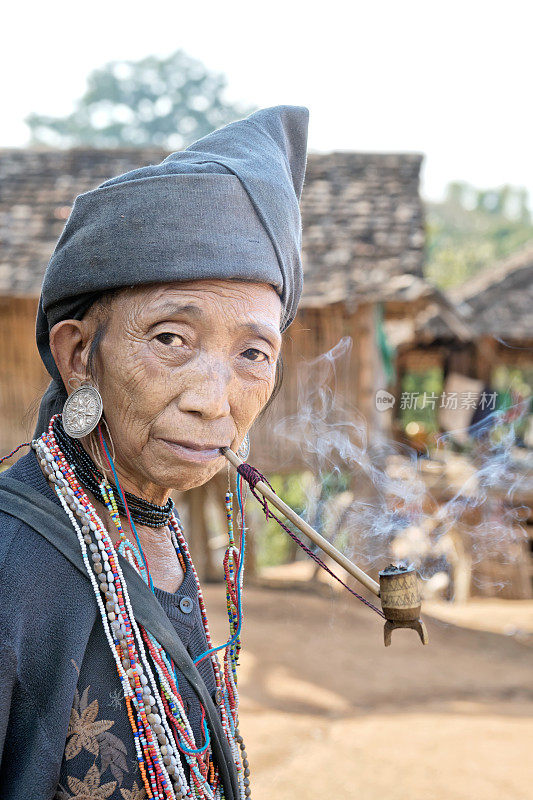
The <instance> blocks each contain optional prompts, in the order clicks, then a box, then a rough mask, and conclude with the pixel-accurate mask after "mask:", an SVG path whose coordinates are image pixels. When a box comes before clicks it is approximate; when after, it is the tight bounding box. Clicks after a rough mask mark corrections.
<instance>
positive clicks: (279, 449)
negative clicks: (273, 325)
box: [250, 303, 388, 472]
mask: <svg viewBox="0 0 533 800" xmlns="http://www.w3.org/2000/svg"><path fill="white" fill-rule="evenodd" d="M374 311H375V309H374V305H373V304H370V303H367V304H362V305H360V306H359V307H358V308H356V309H353V310H350V309H348V308H346V306H345V304H344V303H337V304H334V305H331V306H326V307H325V308H303V309H300V311H299V312H298V315H297V317H296V320H295V321H294V322H293V324H292V325H291V326H290V328H289V329H288V330H287V332H286V333H285V334H284V342H283V348H282V357H283V364H284V380H283V386H282V389H281V391H280V393H279V395H278V396H277V398H276V399H275V400H274V402H273V404H272V406H271V407H270V408H269V409H267V411H266V412H265V414H264V415H263V416H262V417H261V418H260V419H259V420H258V421H257V422H256V423H255V425H254V426H253V430H252V433H251V441H252V451H251V453H250V460H251V462H252V463H254V464H256V465H257V466H258V468H259V469H261V470H262V471H265V472H268V471H276V472H288V471H291V470H295V469H301V468H302V467H305V466H309V461H308V460H307V457H304V456H303V455H302V454H301V453H299V452H298V450H297V449H296V448H295V447H294V445H293V444H291V443H290V442H288V441H287V440H286V439H285V438H284V437H283V435H281V434H280V433H279V432H278V430H281V431H283V430H284V428H285V427H286V425H287V424H290V423H284V422H283V421H284V420H287V419H289V420H290V419H292V420H293V422H294V424H296V423H297V422H298V410H299V403H300V402H301V399H302V398H301V397H300V398H299V396H298V395H299V385H298V372H299V369H301V368H302V367H304V366H305V364H306V362H307V363H309V362H312V361H314V360H315V359H317V358H318V357H319V356H322V355H323V354H325V353H327V352H329V351H330V350H331V349H332V348H333V347H335V345H337V344H338V342H339V341H340V340H341V339H342V338H343V337H351V339H352V347H351V351H350V352H349V354H347V356H345V357H343V358H342V359H341V360H340V361H339V362H338V364H337V369H336V380H335V389H336V392H337V394H338V399H339V401H340V403H342V404H343V405H345V406H349V407H350V408H351V409H352V411H353V415H356V414H358V412H359V416H360V415H362V416H363V417H364V418H365V420H366V421H367V422H368V424H369V425H370V426H371V427H372V429H373V430H376V429H378V428H382V427H384V426H386V425H387V424H388V417H387V415H382V414H381V413H378V412H377V411H376V407H375V391H376V389H378V388H382V387H383V388H385V387H384V378H383V376H382V374H381V369H380V367H381V359H380V356H379V353H378V351H377V345H376V336H375V315H374ZM312 369H313V370H314V371H315V372H316V375H317V380H319V376H320V374H321V370H320V366H319V365H316V366H315V367H314V368H312ZM353 415H352V418H353Z"/></svg>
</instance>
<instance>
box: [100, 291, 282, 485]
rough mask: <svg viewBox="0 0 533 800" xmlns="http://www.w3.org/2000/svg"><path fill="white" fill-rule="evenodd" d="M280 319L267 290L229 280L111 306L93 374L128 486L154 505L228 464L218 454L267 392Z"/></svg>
mask: <svg viewBox="0 0 533 800" xmlns="http://www.w3.org/2000/svg"><path fill="white" fill-rule="evenodd" d="M87 317H88V318H87V320H86V324H87V325H88V326H91V324H92V325H93V326H94V320H91V315H90V314H89V315H87ZM280 317H281V302H280V299H279V297H278V295H277V294H276V292H275V291H274V289H272V287H270V286H268V285H266V284H257V283H247V282H241V281H232V280H227V281H222V280H220V281H218V280H217V281H193V282H190V283H175V284H165V285H158V286H154V287H139V288H136V289H127V290H124V291H123V292H120V293H119V294H118V295H117V296H116V297H115V298H114V299H113V300H112V301H111V304H110V309H109V318H108V325H107V328H106V331H105V335H104V336H103V338H102V340H101V343H100V345H99V348H98V353H97V357H96V361H95V375H96V382H97V385H98V388H99V390H100V393H101V395H102V399H103V406H104V414H105V418H106V421H107V424H108V425H109V429H110V431H111V436H112V439H113V443H114V447H115V453H116V462H117V466H118V469H119V472H120V473H121V476H122V477H123V478H124V479H125V486H126V488H128V485H131V486H132V487H135V489H136V490H137V492H139V491H140V492H141V493H142V494H144V496H149V495H151V496H152V498H153V497H154V496H155V495H157V494H158V489H157V488H156V487H159V488H160V489H162V490H163V494H164V491H165V490H168V489H169V488H175V489H180V490H185V489H189V488H192V487H194V486H199V485H201V484H203V483H205V482H206V481H207V480H209V479H210V478H211V477H212V476H213V475H214V474H215V473H216V472H218V470H220V469H221V467H223V466H224V464H225V463H226V461H225V458H224V456H222V455H221V454H220V453H219V448H220V447H223V446H230V447H232V448H233V449H236V448H237V447H238V446H239V445H240V443H241V442H242V440H243V438H244V435H245V433H246V432H247V431H248V429H249V428H250V426H251V425H252V423H253V421H254V420H255V418H256V417H257V415H258V414H259V412H260V411H261V409H262V408H263V407H264V406H265V404H266V402H267V400H268V398H269V397H270V395H271V393H272V389H273V387H274V380H275V373H276V361H277V359H278V356H279V351H280V346H281V336H280ZM84 322H85V320H84ZM86 336H87V337H88V338H90V330H88V331H86ZM165 496H166V495H165Z"/></svg>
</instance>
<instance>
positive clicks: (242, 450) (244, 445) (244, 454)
mask: <svg viewBox="0 0 533 800" xmlns="http://www.w3.org/2000/svg"><path fill="white" fill-rule="evenodd" d="M237 455H238V456H239V458H240V459H241V460H242V461H246V459H247V458H248V456H249V455H250V437H249V436H248V434H247V433H246V434H245V435H244V439H243V440H242V442H241V446H240V447H239V449H238V450H237Z"/></svg>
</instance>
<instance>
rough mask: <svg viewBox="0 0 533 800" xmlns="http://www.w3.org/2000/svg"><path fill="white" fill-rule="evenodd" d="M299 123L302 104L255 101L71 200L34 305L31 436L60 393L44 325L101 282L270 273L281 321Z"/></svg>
mask: <svg viewBox="0 0 533 800" xmlns="http://www.w3.org/2000/svg"><path fill="white" fill-rule="evenodd" d="M308 121H309V111H308V109H307V108H305V107H304V106H274V107H272V108H265V109H262V110H261V111H257V112H255V113H254V114H251V115H250V116H249V117H246V118H245V119H242V120H238V121H237V122H232V123H230V124H229V125H225V126H224V127H223V128H220V129H219V130H216V131H214V132H213V133H210V134H209V135H207V136H204V137H202V138H201V139H199V140H198V141H196V142H194V144H192V145H190V146H189V147H187V148H186V149H185V150H180V151H178V152H176V153H172V154H171V155H169V156H168V157H167V158H165V160H164V161H162V162H161V163H160V164H157V165H155V166H148V167H142V168H140V169H135V170H132V171H131V172H126V173H125V174H124V175H119V176H118V177H116V178H112V179H111V180H108V181H106V182H105V183H102V184H101V185H100V186H99V187H98V188H96V189H94V190H92V191H90V192H86V193H85V194H81V195H79V196H78V197H77V198H76V200H75V202H74V206H73V208H72V211H71V214H70V216H69V218H68V220H67V222H66V225H65V227H64V229H63V233H62V234H61V237H60V238H59V241H58V242H57V245H56V247H55V250H54V252H53V254H52V257H51V259H50V262H49V264H48V267H47V270H46V273H45V276H44V281H43V285H42V291H41V298H40V302H39V310H38V313H37V330H36V336H37V346H38V348H39V352H40V354H41V358H42V360H43V362H44V364H45V366H46V368H47V370H48V372H49V373H50V375H51V376H52V379H53V380H52V382H51V384H50V386H49V387H48V389H47V391H46V393H45V395H44V397H43V400H42V402H41V408H40V411H39V420H38V423H37V428H36V431H35V435H39V434H40V433H41V432H42V431H43V430H44V429H45V427H46V425H47V423H48V421H49V419H50V417H51V416H52V415H53V414H55V413H57V412H58V411H61V408H62V405H63V402H64V400H65V398H66V391H65V387H64V386H63V383H62V381H61V376H60V375H59V371H58V369H57V366H56V364H55V362H54V359H53V356H52V353H51V350H50V336H49V334H50V329H51V328H52V327H53V326H54V325H55V324H56V323H57V322H60V321H61V320H63V319H81V318H82V317H83V315H84V314H85V312H86V311H87V310H88V308H90V306H91V305H92V303H93V302H94V301H95V300H96V299H97V298H98V297H99V296H100V295H101V294H102V293H104V292H106V291H108V290H111V289H118V288H122V287H125V286H135V285H140V284H149V283H167V282H172V281H187V280H201V279H207V278H213V279H216V278H219V279H236V280H248V281H257V282H262V283H269V284H271V285H272V286H273V287H274V288H275V289H276V291H277V292H278V294H279V295H280V298H281V302H282V305H283V323H282V329H283V330H284V329H285V328H286V327H287V326H288V325H290V323H291V322H292V320H293V319H294V316H295V314H296V309H297V306H298V301H299V299H300V295H301V291H302V263H301V243H302V227H301V217H300V209H299V201H300V197H301V193H302V188H303V182H304V176H305V168H306V160H307V126H308Z"/></svg>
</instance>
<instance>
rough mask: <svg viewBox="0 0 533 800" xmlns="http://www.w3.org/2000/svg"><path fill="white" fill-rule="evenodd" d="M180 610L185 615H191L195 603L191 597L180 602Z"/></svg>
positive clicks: (183, 598)
mask: <svg viewBox="0 0 533 800" xmlns="http://www.w3.org/2000/svg"><path fill="white" fill-rule="evenodd" d="M180 608H181V610H182V611H183V613H184V614H190V613H191V611H192V609H193V602H192V600H191V598H190V597H182V598H181V600H180Z"/></svg>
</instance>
